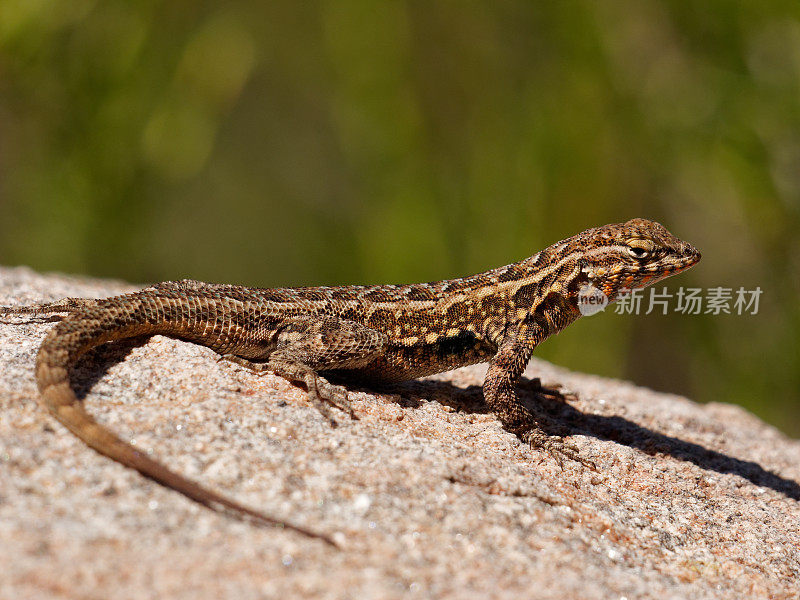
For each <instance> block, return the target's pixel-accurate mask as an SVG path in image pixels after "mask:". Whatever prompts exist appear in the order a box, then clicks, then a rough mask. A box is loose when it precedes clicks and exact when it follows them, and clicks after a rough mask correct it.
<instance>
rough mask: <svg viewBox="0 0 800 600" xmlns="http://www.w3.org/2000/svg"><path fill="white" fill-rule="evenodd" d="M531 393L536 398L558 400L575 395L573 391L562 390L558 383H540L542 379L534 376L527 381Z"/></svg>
mask: <svg viewBox="0 0 800 600" xmlns="http://www.w3.org/2000/svg"><path fill="white" fill-rule="evenodd" d="M529 386H530V391H531V393H532V394H533V395H534V396H536V399H537V400H541V399H546V400H560V401H562V402H563V401H565V400H566V399H567V398H572V397H575V393H573V392H564V391H562V386H561V384H560V383H551V384H548V385H544V384H542V380H541V379H539V378H538V377H534V378H533V379H531V380H530V383H529Z"/></svg>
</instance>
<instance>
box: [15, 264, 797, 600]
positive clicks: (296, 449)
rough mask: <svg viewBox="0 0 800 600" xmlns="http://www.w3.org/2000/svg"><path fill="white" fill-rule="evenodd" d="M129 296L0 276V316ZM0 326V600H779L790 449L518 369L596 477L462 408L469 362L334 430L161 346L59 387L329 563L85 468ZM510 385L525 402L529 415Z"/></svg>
mask: <svg viewBox="0 0 800 600" xmlns="http://www.w3.org/2000/svg"><path fill="white" fill-rule="evenodd" d="M131 289H134V288H132V287H131V286H130V285H126V284H122V283H119V282H101V281H89V280H79V279H71V278H66V277H61V276H40V275H37V274H35V273H33V272H32V271H29V270H27V269H0V305H7V304H17V303H30V302H36V301H43V300H52V299H57V298H60V297H64V296H68V295H69V296H103V295H111V294H115V293H120V292H124V291H129V290H131ZM10 320H13V321H15V323H14V324H0V372H2V373H3V377H2V379H0V547H1V548H2V549H3V552H2V556H3V559H2V567H0V597H2V598H98V599H99V598H192V599H195V598H221V597H231V598H237V599H248V598H279V597H280V598H300V597H304V598H406V597H411V598H413V597H418V598H432V597H433V598H469V597H481V598H514V599H519V598H584V599H585V598H604V599H605V598H631V599H632V598H658V599H660V600H664V599H668V598H693V599H696V598H796V597H798V596H800V583H799V581H798V580H799V579H800V484H799V483H798V482H800V443H798V442H797V441H795V440H790V439H787V438H786V437H785V436H783V435H782V434H781V433H779V432H778V431H776V430H775V429H774V428H772V427H769V426H767V425H765V424H764V423H762V422H761V421H759V420H758V419H757V418H755V417H754V416H752V415H750V414H748V413H747V412H745V411H744V410H742V409H740V408H738V407H735V406H731V405H728V404H711V405H705V406H701V405H698V404H696V403H694V402H691V401H690V400H687V399H685V398H681V397H678V396H672V395H666V394H660V393H655V392H652V391H650V390H647V389H643V388H639V387H635V386H633V385H631V384H629V383H626V382H622V381H614V380H608V379H602V378H599V377H594V376H588V375H581V374H577V373H570V372H568V371H565V370H564V369H559V368H556V367H554V366H552V365H550V364H547V363H545V362H542V361H538V360H534V361H532V363H531V365H530V366H529V369H528V373H527V375H528V377H535V376H539V377H541V378H542V380H543V381H545V382H559V383H561V384H563V386H564V388H566V389H567V390H570V391H574V392H575V393H576V394H577V396H576V397H574V398H569V399H568V402H567V403H557V402H553V403H552V406H550V405H548V406H547V408H548V410H549V411H550V413H551V415H552V426H553V427H554V428H555V427H558V428H560V429H561V430H563V431H564V433H566V434H568V435H570V436H572V437H571V440H572V442H573V443H574V444H575V445H577V446H578V447H579V448H580V451H581V453H582V454H583V455H584V456H585V457H586V458H588V459H590V460H592V461H594V463H596V465H597V471H592V470H589V469H587V468H585V467H583V466H581V465H579V464H575V463H565V464H564V468H563V470H562V469H561V468H559V466H558V464H557V463H556V462H555V461H554V460H553V459H552V458H550V457H548V456H546V455H543V454H542V453H540V452H538V451H536V450H531V449H529V448H528V447H526V446H525V445H523V444H521V443H520V442H519V441H518V439H517V438H516V437H514V436H513V435H511V434H509V433H508V432H506V431H504V430H503V428H502V427H501V426H500V424H499V423H498V421H497V420H496V419H495V418H494V416H493V415H492V414H491V413H487V411H486V409H485V407H484V406H483V405H482V403H481V392H480V387H479V386H480V384H481V381H482V377H483V373H484V371H485V367H483V366H475V367H471V368H465V369H461V370H458V371H454V372H452V373H448V374H444V375H440V376H437V377H433V378H430V379H428V380H424V381H419V382H412V383H409V384H404V385H403V386H400V387H398V388H397V389H395V390H392V391H391V393H385V392H384V393H376V392H373V391H369V390H360V389H354V390H353V393H352V394H351V398H352V400H353V402H354V406H355V410H356V412H357V414H358V415H359V417H360V420H359V421H350V420H348V419H346V418H345V417H344V416H343V415H342V416H341V418H340V423H341V425H340V426H339V427H337V428H331V427H330V426H329V425H328V424H327V423H326V422H325V421H324V420H323V419H322V418H320V416H319V415H318V413H317V412H316V411H315V410H314V409H313V408H311V407H310V406H309V405H307V404H306V402H305V400H304V392H303V391H302V390H301V389H299V388H296V387H294V386H292V385H290V384H289V383H288V382H286V381H285V380H283V379H281V378H279V377H275V376H272V375H265V376H262V377H258V376H256V375H253V374H251V373H249V372H247V371H244V370H241V369H239V368H238V367H235V366H232V365H229V364H226V363H218V362H217V357H216V355H215V354H214V353H213V352H211V351H209V350H208V349H206V348H203V347H200V346H195V345H192V344H188V343H183V342H179V341H175V340H171V339H167V338H164V337H154V338H152V339H150V340H149V341H147V342H146V343H144V344H140V345H135V344H124V343H123V344H112V345H108V346H106V347H104V348H101V349H98V350H96V351H94V352H92V353H90V354H89V355H88V356H87V357H86V358H85V359H84V360H82V361H81V362H80V364H79V365H78V367H77V368H76V369H75V370H74V372H73V381H74V383H75V385H76V388H77V389H78V390H79V391H82V392H84V393H85V394H86V400H85V402H86V404H87V407H88V410H89V411H90V412H92V413H93V414H95V415H96V416H97V417H98V419H99V420H100V421H101V422H103V423H105V424H107V425H108V426H109V427H111V428H112V429H113V430H115V431H116V432H118V433H120V434H121V435H122V436H123V437H124V438H126V439H129V440H132V441H133V442H134V443H135V444H136V445H137V446H138V447H139V448H145V449H147V451H148V452H150V451H152V453H153V455H154V456H156V457H157V458H158V459H160V460H161V461H163V462H164V463H166V464H167V465H170V466H172V467H173V468H174V469H176V470H179V471H180V472H182V473H184V474H186V475H188V476H190V477H191V478H194V479H196V480H198V481H200V482H202V483H203V484H205V485H206V486H209V487H211V488H213V489H216V490H219V491H222V492H224V493H226V494H228V495H230V496H231V497H233V498H236V499H238V500H240V501H243V502H245V503H247V504H249V505H251V506H254V507H258V508H260V509H263V510H264V511H265V512H267V513H268V514H271V515H273V516H276V517H285V518H287V519H291V520H292V521H294V522H296V523H298V524H303V525H305V526H307V527H310V528H313V529H315V530H319V531H323V532H326V533H330V534H333V535H334V536H335V537H336V539H338V540H339V541H340V542H341V543H342V545H343V546H344V550H341V551H337V550H334V549H332V548H330V547H328V546H326V545H324V544H322V543H321V542H319V541H315V540H310V539H306V538H304V537H301V536H300V535H297V534H295V533H292V532H288V531H283V530H279V529H268V528H257V527H254V526H251V525H248V524H245V523H240V522H237V521H235V520H232V519H230V518H228V517H225V516H220V515H217V514H215V513H213V512H211V511H209V510H206V509H204V508H202V507H199V506H197V505H196V504H194V503H192V502H190V501H188V500H186V499H185V498H183V497H182V496H181V495H179V494H177V493H175V492H172V491H170V490H167V489H164V488H162V487H160V486H158V485H156V484H154V483H152V482H150V481H148V480H146V479H144V478H142V477H141V476H139V475H138V474H137V473H135V472H133V471H131V470H129V469H126V468H124V467H121V466H120V465H118V464H116V463H114V462H112V461H110V460H108V459H106V458H103V457H101V456H99V455H98V454H96V453H94V452H93V451H91V450H89V449H87V448H86V447H85V446H84V445H83V444H82V443H81V442H79V441H78V440H77V439H75V438H74V437H73V436H72V435H70V434H69V433H68V432H67V431H66V430H65V429H64V428H63V427H61V426H60V425H59V424H58V423H57V422H56V421H54V420H53V419H52V418H51V417H50V416H48V415H47V414H46V412H45V411H44V410H43V409H41V408H40V407H39V405H38V404H37V391H36V386H35V382H34V380H33V363H34V360H35V356H36V350H37V346H38V344H39V342H40V341H41V339H42V337H43V335H44V334H45V332H46V331H47V330H48V328H49V327H50V325H47V324H40V323H25V322H24V321H25V319H24V318H15V319H10ZM531 390H532V385H531V384H530V382H527V383H523V384H522V386H521V394H522V396H523V398H531V397H532V392H531Z"/></svg>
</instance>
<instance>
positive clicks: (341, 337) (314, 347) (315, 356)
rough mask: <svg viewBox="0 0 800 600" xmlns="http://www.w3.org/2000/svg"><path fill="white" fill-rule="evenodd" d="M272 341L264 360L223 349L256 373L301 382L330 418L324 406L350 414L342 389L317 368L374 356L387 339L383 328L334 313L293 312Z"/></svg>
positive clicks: (356, 364)
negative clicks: (295, 315) (273, 345)
mask: <svg viewBox="0 0 800 600" xmlns="http://www.w3.org/2000/svg"><path fill="white" fill-rule="evenodd" d="M277 338H278V344H277V348H276V349H275V351H273V352H272V353H271V354H270V355H269V357H268V359H267V361H266V362H255V361H251V360H248V359H246V358H242V357H240V356H236V355H230V354H229V355H225V356H224V357H223V358H226V359H228V360H231V361H232V362H235V363H236V364H239V365H242V366H244V367H246V368H248V369H250V370H252V371H255V372H257V373H259V372H265V371H269V372H271V373H275V374H276V375H280V376H281V377H285V378H286V379H288V380H290V381H293V382H298V383H302V384H304V385H305V386H306V389H307V390H308V399H309V401H310V402H311V403H312V404H313V405H314V407H315V408H316V409H317V410H318V411H319V412H320V413H321V414H322V415H323V416H325V417H326V418H327V419H329V420H330V422H331V424H334V425H335V424H336V422H335V420H334V419H333V417H332V416H331V414H330V410H329V408H328V407H329V406H333V407H336V408H339V409H340V410H343V411H344V412H347V413H348V414H349V415H350V416H351V417H352V418H356V416H355V414H354V413H353V409H352V407H351V406H350V401H349V400H348V398H347V390H346V389H345V388H344V387H342V386H338V385H333V384H332V383H330V382H329V381H328V380H327V379H325V378H324V377H322V376H321V375H320V374H319V372H320V371H329V370H335V369H358V368H360V367H363V366H365V365H367V364H369V363H370V362H371V361H372V360H374V359H375V358H376V357H378V356H379V355H380V354H381V352H382V351H383V349H384V347H385V346H386V343H387V338H386V336H385V335H384V334H383V333H380V332H379V331H376V330H374V329H370V328H369V327H366V326H364V325H361V324H359V323H356V322H354V321H348V320H345V319H339V318H337V317H315V318H310V317H309V318H297V319H292V320H290V321H287V322H286V323H285V324H284V326H283V327H281V330H280V331H279V332H278V336H277Z"/></svg>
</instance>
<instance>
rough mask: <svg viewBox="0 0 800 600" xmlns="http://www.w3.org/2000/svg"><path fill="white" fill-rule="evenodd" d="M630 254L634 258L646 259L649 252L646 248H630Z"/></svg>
mask: <svg viewBox="0 0 800 600" xmlns="http://www.w3.org/2000/svg"><path fill="white" fill-rule="evenodd" d="M628 254H630V255H631V256H632V257H633V258H646V257H647V254H648V252H647V250H645V249H644V248H639V247H637V246H629V247H628Z"/></svg>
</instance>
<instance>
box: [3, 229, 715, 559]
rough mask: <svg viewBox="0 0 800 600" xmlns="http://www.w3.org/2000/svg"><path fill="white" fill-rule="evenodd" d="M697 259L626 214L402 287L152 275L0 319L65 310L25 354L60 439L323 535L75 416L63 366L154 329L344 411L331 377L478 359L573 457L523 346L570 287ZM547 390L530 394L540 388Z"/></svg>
mask: <svg viewBox="0 0 800 600" xmlns="http://www.w3.org/2000/svg"><path fill="white" fill-rule="evenodd" d="M698 260H700V254H699V253H698V252H697V250H695V248H694V247H692V246H691V245H690V244H688V243H686V242H683V241H681V240H680V239H678V238H676V237H675V236H673V235H672V234H670V233H669V232H668V231H667V230H666V229H665V228H664V227H662V226H661V225H659V224H658V223H655V222H652V221H647V220H645V219H632V220H630V221H628V222H626V223H619V224H613V225H605V226H603V227H597V228H594V229H588V230H586V231H584V232H582V233H579V234H577V235H575V236H573V237H570V238H567V239H565V240H562V241H560V242H558V243H556V244H553V245H552V246H550V247H548V248H546V249H544V250H542V251H541V252H539V253H537V254H535V255H534V256H531V257H530V258H527V259H525V260H522V261H520V262H518V263H514V264H511V265H507V266H504V267H499V268H497V269H493V270H491V271H486V272H485V273H480V274H478V275H472V276H470V277H464V278H461V279H450V280H446V281H437V282H433V283H420V284H412V285H378V286H343V287H310V288H284V289H255V288H246V287H240V286H235V285H219V284H209V283H202V282H199V281H191V280H185V281H178V282H172V281H168V282H163V283H159V284H156V285H154V286H152V287H149V288H146V289H144V290H141V291H139V292H135V293H132V294H125V295H122V296H116V297H113V298H105V299H99V300H86V299H78V298H68V299H65V300H63V301H60V302H56V303H52V304H45V305H39V306H33V307H22V308H20V307H9V308H6V309H0V314H20V313H28V314H34V315H41V314H48V313H65V314H66V316H65V317H63V319H62V320H61V321H60V322H59V323H58V324H57V325H56V326H55V327H54V328H53V329H52V330H51V331H50V332H49V333H48V334H47V336H46V337H45V339H44V341H43V342H42V345H41V347H40V349H39V353H38V357H37V361H36V379H37V383H38V387H39V390H40V392H41V395H42V403H43V404H44V405H45V407H46V408H47V409H48V410H49V411H50V412H51V413H52V414H53V416H55V418H56V419H58V420H59V421H60V422H61V423H62V424H63V425H65V426H66V427H67V428H68V429H69V430H70V431H71V432H72V433H73V434H75V435H76V436H77V437H78V438H80V439H81V440H83V441H84V442H85V443H86V444H87V445H88V446H90V447H92V448H94V449H95V450H97V451H98V452H100V453H101V454H104V455H106V456H108V457H110V458H112V459H114V460H116V461H118V462H120V463H122V464H123V465H126V466H128V467H131V468H134V469H136V470H138V471H139V472H140V473H142V474H143V475H145V476H147V477H149V478H151V479H153V480H155V481H157V482H159V483H161V484H162V485H165V486H167V487H169V488H172V489H174V490H176V491H178V492H180V493H182V494H184V495H185V496H187V497H189V498H191V499H192V500H195V501H196V502H199V503H200V504H203V505H205V506H208V507H209V508H212V509H214V510H218V511H224V512H230V513H232V514H234V515H236V516H238V517H241V518H244V519H248V520H252V521H254V522H257V523H264V524H270V525H280V526H285V527H288V528H291V529H293V530H295V531H298V532H300V533H303V534H304V535H308V536H311V537H316V538H319V539H322V540H324V541H326V542H328V543H331V544H333V541H332V540H331V538H330V537H328V536H325V535H322V534H318V533H315V532H312V531H309V530H307V529H304V528H302V527H299V526H296V525H291V524H289V523H287V522H285V521H283V520H281V519H276V518H272V517H269V516H267V515H265V514H263V513H261V512H260V511H257V510H254V509H251V508H248V507H245V506H243V505H241V504H239V503H238V502H235V501H233V500H230V499H228V498H226V497H224V496H222V495H220V494H218V493H216V492H213V491H211V490H207V489H205V488H203V487H201V486H199V485H198V484H196V483H195V482H192V481H190V480H188V479H186V478H184V477H182V476H181V475H178V474H177V473H174V472H173V471H171V470H169V469H168V468H166V467H165V466H163V465H162V464H160V463H158V462H156V461H154V460H153V459H151V458H149V457H148V456H146V455H144V454H142V453H141V452H139V451H138V450H136V449H135V448H134V447H132V446H130V445H129V444H127V443H126V442H124V441H122V440H121V439H120V438H118V437H117V436H116V435H114V434H113V433H111V432H110V431H109V430H108V429H106V428H105V427H103V426H101V425H99V424H98V423H97V422H96V421H95V420H94V419H93V418H92V417H91V416H90V415H88V414H87V413H86V412H85V411H84V409H83V405H82V404H81V403H80V402H79V401H78V399H77V398H76V396H75V394H74V392H73V391H72V389H71V386H70V382H69V368H70V366H71V365H72V364H73V363H74V362H75V361H76V360H77V359H78V358H79V357H80V356H81V355H83V354H84V353H85V352H87V351H88V350H89V349H91V348H93V347H95V346H98V345H100V344H103V343H105V342H109V341H113V340H119V339H124V338H128V337H133V336H139V335H153V334H161V335H167V336H171V337H174V338H178V339H182V340H187V341H190V342H194V343H197V344H202V345H204V346H207V347H209V348H211V349H213V350H214V351H216V352H218V353H219V354H220V355H222V356H223V357H225V358H227V359H229V360H231V361H233V362H235V363H236V364H239V365H242V366H244V367H246V368H248V369H251V370H253V371H255V372H264V371H269V372H273V373H276V374H278V375H282V376H284V377H286V378H287V379H289V380H291V381H293V382H297V383H300V384H303V385H305V386H306V388H307V390H308V397H309V400H310V402H311V403H312V404H313V405H314V406H315V407H316V408H317V409H318V410H319V411H320V412H321V413H322V414H323V415H325V416H327V417H328V418H331V416H330V407H331V406H333V407H337V408H340V409H342V410H344V411H346V412H347V413H349V414H350V415H353V413H352V408H351V407H350V404H349V402H348V399H347V392H346V390H345V389H344V388H342V387H340V386H336V385H332V384H331V383H329V382H328V379H327V377H329V376H332V375H335V376H338V377H345V378H349V379H354V380H362V381H402V380H406V379H413V378H415V377H420V376H423V375H430V374H433V373H439V372H442V371H447V370H450V369H452V368H455V367H459V366H464V365H468V364H474V363H477V362H483V361H489V369H488V371H487V374H486V379H485V381H484V384H483V391H484V397H485V399H486V402H487V403H488V405H489V407H490V408H491V409H492V410H493V411H494V412H495V414H496V415H497V417H498V418H499V419H500V420H501V421H502V422H503V424H504V426H505V427H506V428H507V429H509V430H510V431H513V432H515V433H516V434H518V435H519V436H520V437H521V438H522V439H523V440H525V441H528V442H530V443H531V444H532V445H534V446H537V447H540V448H543V449H545V450H547V451H549V452H550V453H551V454H553V455H554V456H555V457H556V458H557V459H558V460H559V461H560V460H561V457H562V456H563V457H567V458H570V459H574V460H577V461H580V462H583V463H584V464H589V463H587V462H586V461H583V460H582V459H581V457H580V456H579V455H578V454H577V451H576V450H575V448H574V447H572V446H571V445H569V444H567V443H565V442H564V441H563V440H562V439H561V438H557V437H553V436H547V435H546V434H544V433H543V432H542V430H541V429H540V428H539V426H538V424H537V415H534V414H532V413H530V412H529V411H528V410H526V409H525V408H524V406H523V405H522V403H521V402H520V401H519V400H518V398H517V396H516V392H515V386H516V383H517V381H518V380H519V378H520V376H521V374H522V372H523V370H524V369H525V366H526V365H527V363H528V360H529V359H530V357H531V354H532V352H533V350H534V348H535V347H536V346H537V345H538V344H540V343H541V342H542V341H544V340H545V339H547V338H548V337H549V336H551V335H553V334H554V333H557V332H558V331H560V330H562V329H563V328H564V327H566V326H567V325H569V324H570V323H572V322H573V321H575V320H576V319H577V318H578V317H580V316H581V315H580V312H579V310H578V304H577V302H578V300H577V299H578V292H579V291H580V289H581V288H582V287H583V286H586V285H591V286H594V287H595V288H597V289H598V290H601V291H602V292H603V293H604V294H605V295H606V296H607V297H608V299H609V301H614V300H615V299H616V298H617V296H618V295H619V294H620V292H622V291H625V290H630V289H636V288H640V287H644V286H645V285H650V284H652V283H655V282H656V281H660V280H661V279H664V278H665V277H668V276H670V275H673V274H675V273H678V272H680V271H683V270H685V269H687V268H689V267H691V266H692V265H694V264H695V263H697V261H698ZM546 392H547V390H544V389H542V393H543V394H545V393H546Z"/></svg>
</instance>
